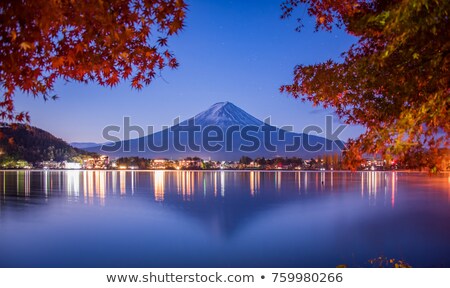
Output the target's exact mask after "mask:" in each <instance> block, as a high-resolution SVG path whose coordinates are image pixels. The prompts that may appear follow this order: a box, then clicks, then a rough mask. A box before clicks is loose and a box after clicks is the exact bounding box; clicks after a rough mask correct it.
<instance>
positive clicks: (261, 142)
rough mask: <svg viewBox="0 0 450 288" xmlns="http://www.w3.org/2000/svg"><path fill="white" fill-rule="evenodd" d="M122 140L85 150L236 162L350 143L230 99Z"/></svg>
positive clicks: (338, 147) (336, 149) (309, 153)
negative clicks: (264, 117) (300, 129)
mask: <svg viewBox="0 0 450 288" xmlns="http://www.w3.org/2000/svg"><path fill="white" fill-rule="evenodd" d="M268 131H269V132H268ZM116 139H117V140H115V141H114V140H113V141H111V140H112V139H109V140H110V141H109V142H110V143H111V144H108V145H100V144H99V145H97V146H94V147H84V148H83V149H84V150H86V151H89V152H97V153H101V154H106V155H109V156H113V157H130V156H139V157H146V158H153V159H157V158H167V159H180V158H185V157H188V156H191V157H193V156H197V157H200V158H203V159H211V160H220V161H233V160H238V159H239V158H240V157H241V156H243V155H246V156H249V157H252V158H255V157H266V158H273V157H277V156H281V157H293V156H296V157H303V158H311V157H315V156H318V155H323V154H326V153H335V152H338V153H340V152H341V149H342V148H343V147H344V144H343V142H341V141H339V140H336V141H333V140H329V139H326V138H323V137H319V136H315V135H309V134H304V133H295V132H289V131H286V130H283V129H280V128H277V127H275V126H271V125H270V124H268V123H264V122H263V121H261V120H259V119H257V118H255V117H253V116H252V115H250V114H249V113H247V112H245V111H244V110H242V109H241V108H239V107H237V106H236V105H234V104H233V103H230V102H219V103H216V104H214V105H212V106H211V107H210V108H208V109H207V110H205V111H203V112H201V113H199V114H197V115H195V116H194V117H191V118H189V119H187V120H185V121H183V122H180V123H179V124H176V125H174V126H172V127H170V128H166V129H163V130H161V131H159V132H156V133H151V134H149V135H147V136H144V137H140V138H135V139H130V140H124V141H120V139H118V138H117V137H116ZM306 144H307V145H306ZM311 147H312V148H313V149H312V148H311ZM319 147H320V149H319Z"/></svg>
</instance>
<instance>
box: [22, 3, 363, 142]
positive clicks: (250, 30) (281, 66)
mask: <svg viewBox="0 0 450 288" xmlns="http://www.w3.org/2000/svg"><path fill="white" fill-rule="evenodd" d="M187 2H188V4H189V5H190V6H189V12H188V14H187V19H186V28H185V29H184V31H182V32H181V33H180V34H179V35H178V36H175V37H174V38H171V39H170V40H169V45H170V49H171V50H172V51H174V53H175V55H176V57H177V59H178V61H179V63H180V67H179V69H177V70H164V71H163V72H162V76H163V78H157V79H155V81H154V82H153V83H152V84H150V85H149V86H147V87H145V88H144V89H142V90H141V91H135V90H132V89H131V88H130V85H129V83H128V82H125V83H123V84H121V85H119V86H117V87H115V88H104V87H99V86H98V85H96V84H93V83H90V84H87V85H84V84H76V83H64V82H63V81H60V82H58V84H57V85H56V91H55V92H56V93H57V94H58V96H59V97H60V99H58V100H56V101H48V102H44V101H43V100H42V99H39V98H38V99H34V98H33V97H32V96H27V95H18V97H17V98H16V109H17V110H18V111H29V112H30V114H31V124H32V125H33V126H37V127H40V128H42V129H45V130H47V131H49V132H51V133H53V134H54V135H55V136H57V137H60V138H63V139H64V140H66V141H68V142H74V141H86V142H87V141H93V142H102V141H103V139H102V130H103V128H104V127H105V126H107V125H111V124H113V125H119V126H122V122H123V120H122V119H123V116H130V117H131V123H132V124H135V125H141V126H143V127H146V126H148V125H154V126H155V129H156V130H159V129H160V127H161V126H163V125H171V124H172V122H173V119H174V118H175V117H178V116H179V117H180V118H181V119H182V120H183V119H186V118H189V117H191V116H194V115H195V114H197V113H199V112H201V111H203V110H205V109H207V108H208V107H209V106H211V105H212V104H214V103H216V102H221V101H230V102H233V103H234V104H235V105H237V106H239V107H241V108H242V109H244V110H246V111H247V112H248V113H250V114H252V115H253V116H255V117H257V118H259V119H261V120H263V119H264V118H266V117H268V116H271V118H272V124H275V125H277V126H283V125H293V126H294V131H297V132H301V131H302V130H303V128H304V127H305V126H307V125H310V124H316V125H320V126H321V127H324V123H325V115H327V114H332V111H325V110H323V109H322V108H320V107H316V108H314V107H312V105H311V104H310V103H301V102H300V101H298V100H295V99H292V98H290V97H289V96H287V95H285V94H280V93H279V91H278V89H279V87H280V85H282V84H288V83H290V81H291V79H292V73H293V68H294V66H295V65H296V64H313V63H318V62H322V61H325V60H327V59H329V58H332V59H338V58H339V56H340V54H341V53H342V52H343V51H345V50H347V49H348V47H349V46H350V45H351V44H352V43H353V42H354V41H355V39H354V38H352V37H350V36H348V35H346V33H345V32H343V31H338V30H335V31H333V32H331V33H329V32H323V31H321V32H316V33H315V32H314V23H313V19H310V18H307V14H306V11H305V9H304V8H300V9H299V10H298V11H297V12H298V13H297V14H298V16H302V17H304V24H305V27H304V28H303V30H302V31H301V32H300V33H298V32H295V27H296V21H295V19H294V18H295V17H293V19H289V20H281V19H280V15H281V9H280V6H279V5H280V3H281V2H282V0H279V1H278V0H242V1H229V0H214V1H206V0H188V1H187ZM361 132H362V129H361V128H358V127H348V128H347V129H346V130H345V131H344V133H343V134H342V135H341V136H343V139H342V140H347V138H348V137H355V136H357V135H358V134H359V133H361Z"/></svg>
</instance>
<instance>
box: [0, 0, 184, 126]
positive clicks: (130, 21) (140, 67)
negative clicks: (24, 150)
mask: <svg viewBox="0 0 450 288" xmlns="http://www.w3.org/2000/svg"><path fill="white" fill-rule="evenodd" d="M186 9H187V8H186V4H185V3H184V1H183V0H127V1H124V0H77V1H75V0H9V1H1V2H0V33H1V34H0V35H1V39H0V51H1V53H0V67H1V68H0V83H1V85H2V92H3V101H0V118H1V119H2V120H3V121H13V122H14V121H15V122H23V121H29V116H28V114H27V113H24V112H20V113H16V111H15V110H14V101H13V100H14V94H15V93H16V92H17V91H21V92H25V93H29V94H31V95H33V96H35V97H43V98H44V99H49V98H51V97H55V96H54V95H51V92H52V90H53V87H54V83H55V81H56V80H57V79H58V78H61V79H64V80H67V81H70V80H72V81H77V82H84V83H87V82H96V83H98V84H100V85H103V86H115V85H117V84H118V83H119V82H120V81H121V80H123V79H130V80H131V85H132V87H133V88H136V89H140V88H142V87H143V85H145V84H149V83H150V82H151V81H152V79H153V78H154V77H155V76H157V73H158V71H160V70H162V69H163V68H164V67H167V66H168V67H170V68H176V67H177V66H178V63H177V60H176V58H175V57H174V55H173V54H172V52H170V50H169V49H168V47H167V44H168V37H169V36H171V35H174V34H176V33H177V32H179V31H180V29H182V28H183V25H184V24H183V23H184V18H185V13H186Z"/></svg>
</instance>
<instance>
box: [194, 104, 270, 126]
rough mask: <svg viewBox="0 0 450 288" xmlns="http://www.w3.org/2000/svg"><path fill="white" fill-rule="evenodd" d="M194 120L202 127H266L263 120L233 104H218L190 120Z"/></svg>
mask: <svg viewBox="0 0 450 288" xmlns="http://www.w3.org/2000/svg"><path fill="white" fill-rule="evenodd" d="M192 119H194V121H195V123H196V124H197V125H200V126H208V125H216V126H225V127H228V126H231V125H238V126H244V125H255V126H261V125H264V123H263V122H262V121H261V120H259V119H257V118H255V117H253V116H252V115H250V114H248V113H247V112H245V111H244V110H242V109H241V108H239V107H237V106H236V105H234V104H233V103H231V102H218V103H216V104H214V105H212V106H211V107H209V108H208V109H207V110H205V111H203V112H201V113H199V114H197V115H195V116H194V117H193V118H191V119H190V120H192ZM188 121H189V120H188Z"/></svg>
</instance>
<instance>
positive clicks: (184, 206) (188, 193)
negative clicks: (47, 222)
mask: <svg viewBox="0 0 450 288" xmlns="http://www.w3.org/2000/svg"><path fill="white" fill-rule="evenodd" d="M344 178H345V179H346V180H348V181H351V182H356V183H359V181H360V182H361V185H360V186H361V189H362V191H361V192H362V193H363V194H365V195H367V196H368V198H369V201H370V204H371V205H373V204H375V203H376V202H377V201H382V202H383V203H390V204H391V205H392V206H394V202H395V189H396V186H395V185H396V182H395V179H394V177H391V178H389V179H391V180H390V181H389V182H386V183H387V185H388V186H389V187H390V188H392V194H388V196H389V197H388V198H389V199H384V198H385V197H386V195H384V193H383V195H384V197H383V198H380V199H377V198H376V196H377V194H379V192H380V189H379V188H378V187H380V186H382V185H381V181H385V180H384V179H385V178H384V176H383V177H381V174H379V173H377V172H369V173H362V174H359V173H358V174H353V173H346V172H341V173H340V172H281V171H277V172H258V171H248V172H242V171H241V172H235V171H206V172H204V171H145V172H144V171H11V172H8V171H7V172H1V174H0V191H1V192H0V194H3V195H5V196H6V197H10V198H11V199H19V198H18V197H23V198H25V199H26V200H27V201H30V200H33V201H39V200H40V199H43V200H45V202H46V201H47V199H48V198H49V197H57V198H59V197H63V198H67V199H68V200H69V201H72V200H74V201H75V202H80V203H85V204H86V205H99V206H108V203H113V202H115V201H119V203H118V204H119V206H127V205H130V204H131V202H129V201H133V200H132V199H135V200H137V203H148V202H149V201H151V202H157V203H158V202H159V203H163V204H164V206H165V207H166V208H168V209H170V210H171V213H175V214H183V216H182V217H192V218H194V219H196V221H197V222H199V223H201V224H202V226H204V227H206V228H207V230H208V231H212V233H214V234H216V235H217V236H219V237H221V238H223V237H225V238H228V237H232V236H233V235H236V233H238V231H240V230H241V228H242V227H245V226H246V225H247V223H248V222H249V221H255V220H256V219H258V218H259V217H260V216H261V215H262V214H265V213H267V212H268V211H271V210H273V209H277V208H278V207H280V206H282V205H283V204H284V203H286V202H297V201H300V202H305V201H308V202H309V201H315V200H317V199H319V198H320V197H323V196H326V195H328V196H329V193H330V192H332V191H333V189H336V190H337V191H343V189H345V188H344V187H343V186H342V185H343V184H344V183H345V182H343V181H342V179H344ZM386 183H385V184H386ZM358 185H359V184H358ZM328 196H327V197H328ZM378 196H379V197H380V195H378ZM124 197H125V199H122V198H124ZM0 205H1V201H0ZM146 205H147V204H146ZM151 207H152V206H150V205H149V209H151ZM0 210H1V209H0Z"/></svg>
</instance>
